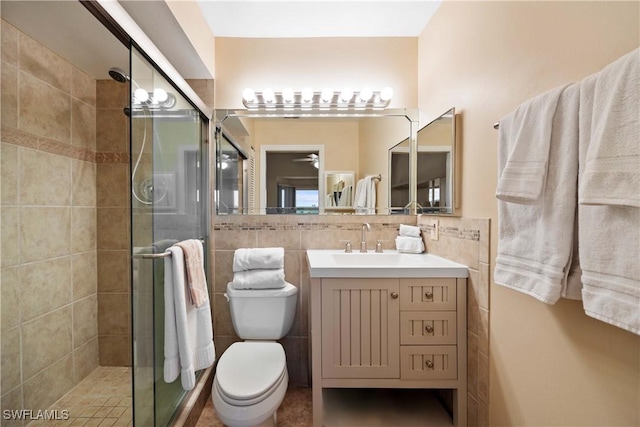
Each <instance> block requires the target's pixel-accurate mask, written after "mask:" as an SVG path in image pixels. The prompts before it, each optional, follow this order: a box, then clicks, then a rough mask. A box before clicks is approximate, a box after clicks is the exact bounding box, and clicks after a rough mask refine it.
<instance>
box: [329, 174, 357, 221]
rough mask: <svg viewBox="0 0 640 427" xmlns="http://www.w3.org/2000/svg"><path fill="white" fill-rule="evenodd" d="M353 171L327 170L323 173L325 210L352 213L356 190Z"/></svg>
mask: <svg viewBox="0 0 640 427" xmlns="http://www.w3.org/2000/svg"><path fill="white" fill-rule="evenodd" d="M355 176H356V174H355V172H351V171H329V172H325V173H324V182H325V184H324V188H325V193H326V196H325V203H324V209H325V211H326V212H341V213H353V212H354V206H353V198H354V196H355V192H356V187H355V184H356V181H355Z"/></svg>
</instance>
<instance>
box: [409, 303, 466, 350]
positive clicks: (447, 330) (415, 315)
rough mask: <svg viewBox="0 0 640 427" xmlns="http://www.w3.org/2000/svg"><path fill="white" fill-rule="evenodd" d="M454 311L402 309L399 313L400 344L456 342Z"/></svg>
mask: <svg viewBox="0 0 640 427" xmlns="http://www.w3.org/2000/svg"><path fill="white" fill-rule="evenodd" d="M456 332H457V330H456V312H455V311H403V312H401V313H400V344H401V345H403V344H418V345H438V344H455V343H456Z"/></svg>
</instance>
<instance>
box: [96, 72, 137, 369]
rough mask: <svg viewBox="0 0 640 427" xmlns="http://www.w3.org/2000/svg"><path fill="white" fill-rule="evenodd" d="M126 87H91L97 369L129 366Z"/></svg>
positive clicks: (108, 84) (100, 82) (112, 83)
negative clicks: (94, 105)
mask: <svg viewBox="0 0 640 427" xmlns="http://www.w3.org/2000/svg"><path fill="white" fill-rule="evenodd" d="M128 93H129V87H128V85H126V84H122V83H118V82H116V81H113V80H98V81H97V84H96V98H97V109H96V119H97V121H96V171H97V175H96V194H97V200H96V204H97V225H98V237H97V249H98V333H99V341H100V365H101V366H131V302H130V301H131V291H130V289H131V286H130V282H131V278H130V277H131V276H130V270H131V267H130V259H129V254H130V250H131V241H130V237H129V236H130V230H131V217H130V213H129V205H130V200H129V194H130V193H129V188H130V186H129V125H128V120H127V116H126V115H125V114H124V112H123V108H124V107H125V106H127V105H128Z"/></svg>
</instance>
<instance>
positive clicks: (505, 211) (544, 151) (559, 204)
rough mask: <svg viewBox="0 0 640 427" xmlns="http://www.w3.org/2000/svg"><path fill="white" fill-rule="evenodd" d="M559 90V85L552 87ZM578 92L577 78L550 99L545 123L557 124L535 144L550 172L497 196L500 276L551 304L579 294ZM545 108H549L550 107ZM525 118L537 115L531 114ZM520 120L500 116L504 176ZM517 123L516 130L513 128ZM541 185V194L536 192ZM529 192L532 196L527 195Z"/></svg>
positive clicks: (508, 284) (497, 271)
mask: <svg viewBox="0 0 640 427" xmlns="http://www.w3.org/2000/svg"><path fill="white" fill-rule="evenodd" d="M557 91H558V90H557V89H554V91H553V92H554V93H555V92H557ZM579 92H580V91H579V86H578V85H577V84H574V85H571V86H568V87H565V88H564V89H562V90H561V91H560V94H559V98H558V100H556V101H554V100H553V97H554V96H555V95H551V101H550V104H551V105H552V106H553V107H551V106H549V107H548V108H553V109H554V112H553V117H552V119H551V123H550V124H545V125H543V126H545V127H546V126H548V127H549V128H550V129H552V132H550V133H549V135H548V138H549V141H548V143H547V144H537V143H535V144H533V145H535V146H537V149H538V150H540V151H541V152H540V153H536V154H535V156H534V158H536V159H537V160H536V161H537V162H539V163H540V168H541V169H540V171H542V170H544V172H545V176H544V177H542V176H539V175H537V174H536V177H535V180H534V181H533V184H534V185H532V187H531V189H527V190H526V191H524V192H522V194H519V196H518V197H515V198H511V197H502V196H499V200H498V224H499V227H498V256H497V258H496V267H495V275H494V279H495V282H496V283H497V284H499V285H502V286H506V287H509V288H511V289H515V290H518V291H520V292H523V293H526V294H528V295H531V296H533V297H534V298H537V299H538V300H540V301H543V302H545V303H547V304H553V303H555V302H556V301H557V300H558V299H559V298H560V297H561V296H566V297H569V298H580V291H579V289H580V283H579V274H577V272H578V271H579V269H578V267H577V265H575V263H572V260H573V257H572V255H573V248H574V246H575V245H574V239H575V219H576V218H575V212H576V191H577V180H576V176H577V171H578V105H579ZM544 111H545V114H547V111H548V110H547V109H545V110H544ZM526 118H527V120H532V118H531V117H526ZM520 119H521V117H520ZM518 120H519V116H518V114H515V113H512V114H509V115H507V116H506V117H504V118H503V119H501V120H500V134H499V148H498V167H499V175H500V176H502V175H503V174H504V170H505V168H506V167H507V165H508V163H509V159H510V158H511V155H512V153H513V151H514V150H513V146H514V144H519V143H521V141H519V140H518V138H519V137H521V136H522V134H523V131H522V126H523V124H522V123H518V122H517V121H518ZM530 124H531V123H530ZM514 127H515V129H516V130H517V131H516V132H514V131H513V128H514ZM528 133H534V134H535V133H536V132H528ZM545 135H546V134H545ZM538 142H539V141H538ZM542 165H544V167H543V166H542ZM522 188H525V187H522ZM534 190H535V191H534ZM538 190H540V191H541V194H540V196H539V197H537V198H534V197H533V196H534V195H535V193H536V191H538ZM499 191H500V189H499ZM521 196H522V197H521ZM525 196H527V197H529V196H531V197H529V198H528V199H526V200H523V197H525ZM505 200H509V201H505ZM516 202H518V203H516Z"/></svg>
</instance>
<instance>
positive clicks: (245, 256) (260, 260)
mask: <svg viewBox="0 0 640 427" xmlns="http://www.w3.org/2000/svg"><path fill="white" fill-rule="evenodd" d="M276 268H284V248H251V249H247V248H241V249H236V251H235V253H234V254H233V272H234V273H236V272H238V271H247V270H263V269H276ZM283 286H284V285H283Z"/></svg>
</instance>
